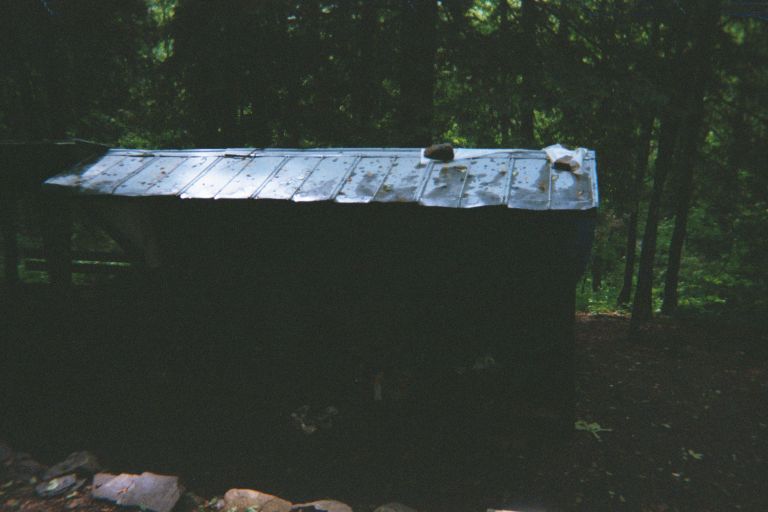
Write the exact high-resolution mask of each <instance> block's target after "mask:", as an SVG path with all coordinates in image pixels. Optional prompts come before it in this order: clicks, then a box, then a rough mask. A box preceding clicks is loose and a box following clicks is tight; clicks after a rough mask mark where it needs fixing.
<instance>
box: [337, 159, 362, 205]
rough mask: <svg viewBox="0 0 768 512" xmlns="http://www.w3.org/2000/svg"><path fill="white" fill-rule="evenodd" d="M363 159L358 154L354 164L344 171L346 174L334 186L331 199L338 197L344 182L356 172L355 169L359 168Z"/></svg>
mask: <svg viewBox="0 0 768 512" xmlns="http://www.w3.org/2000/svg"><path fill="white" fill-rule="evenodd" d="M362 161H363V157H362V156H359V155H358V156H356V157H355V160H354V161H353V162H352V165H350V166H349V170H348V171H346V172H345V173H344V176H343V177H342V178H341V181H340V182H339V184H338V185H336V186H335V187H334V188H333V192H331V197H329V199H331V200H335V199H336V197H337V196H338V195H339V192H341V189H342V188H344V184H345V183H346V182H347V180H348V179H349V177H350V176H351V175H352V173H353V172H355V169H357V166H358V165H360V162H362Z"/></svg>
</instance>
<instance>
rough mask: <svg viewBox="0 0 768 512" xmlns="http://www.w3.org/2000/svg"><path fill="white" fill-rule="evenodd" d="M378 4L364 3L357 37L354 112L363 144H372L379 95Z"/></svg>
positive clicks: (366, 1) (368, 1)
mask: <svg viewBox="0 0 768 512" xmlns="http://www.w3.org/2000/svg"><path fill="white" fill-rule="evenodd" d="M376 5H377V4H376V3H375V2H373V1H372V0H365V1H364V2H362V4H360V22H359V25H358V28H357V33H356V36H355V39H354V41H355V45H356V47H357V48H356V49H354V50H353V51H355V52H356V53H357V56H356V60H357V62H356V66H355V69H356V71H355V73H354V80H355V87H354V89H353V90H352V109H353V111H352V112H353V116H354V119H355V123H354V124H355V126H356V133H354V134H353V137H356V138H357V139H358V140H359V141H360V142H362V143H363V144H368V143H369V142H368V141H369V140H370V137H371V134H372V131H373V116H374V114H373V113H374V105H375V100H376V95H377V94H378V91H377V86H376V78H375V68H374V66H375V63H376V61H377V59H376V38H375V35H376V32H377V26H376V25H377V20H376Z"/></svg>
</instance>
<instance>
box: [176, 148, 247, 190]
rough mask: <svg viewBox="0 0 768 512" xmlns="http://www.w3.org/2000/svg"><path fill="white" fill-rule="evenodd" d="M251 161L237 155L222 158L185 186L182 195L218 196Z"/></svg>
mask: <svg viewBox="0 0 768 512" xmlns="http://www.w3.org/2000/svg"><path fill="white" fill-rule="evenodd" d="M249 162H250V160H248V159H246V158H242V157H237V156H227V157H224V158H221V159H220V160H219V161H218V162H216V163H215V164H213V165H212V166H210V167H209V168H208V169H207V170H206V171H205V172H204V173H203V174H201V175H200V176H199V177H198V178H197V179H196V180H195V181H194V182H192V184H190V185H189V186H188V187H187V188H185V189H184V190H183V191H182V192H181V197H182V198H183V199H186V198H196V199H210V198H212V197H214V196H216V194H217V193H218V192H219V191H221V190H222V189H223V188H224V187H225V186H227V184H228V183H229V182H230V181H232V179H233V178H234V177H235V176H237V175H238V173H239V172H240V171H241V170H242V169H243V168H244V167H245V166H246V164H248V163H249Z"/></svg>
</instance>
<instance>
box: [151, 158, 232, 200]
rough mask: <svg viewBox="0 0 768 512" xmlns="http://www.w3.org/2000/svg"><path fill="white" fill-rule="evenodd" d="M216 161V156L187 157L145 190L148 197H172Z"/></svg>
mask: <svg viewBox="0 0 768 512" xmlns="http://www.w3.org/2000/svg"><path fill="white" fill-rule="evenodd" d="M217 160H218V157H217V156H189V157H187V159H186V162H184V163H183V164H181V165H179V166H178V167H176V168H175V169H173V170H172V171H171V172H169V173H168V174H166V175H164V176H163V177H162V178H160V179H158V180H157V182H156V183H155V185H153V186H152V188H150V189H149V190H147V195H149V196H174V195H176V194H178V193H179V192H181V191H182V190H183V189H184V188H186V187H187V186H188V185H189V184H190V183H191V182H192V180H194V179H195V178H197V177H198V176H200V175H201V174H202V173H203V172H205V170H206V169H208V167H210V166H211V165H212V164H213V163H214V162H216V161H217Z"/></svg>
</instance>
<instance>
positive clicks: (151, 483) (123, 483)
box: [91, 472, 181, 512]
mask: <svg viewBox="0 0 768 512" xmlns="http://www.w3.org/2000/svg"><path fill="white" fill-rule="evenodd" d="M110 477H112V478H110ZM91 492H92V494H93V497H94V498H96V499H100V500H108V501H111V502H114V503H116V504H117V505H122V506H126V507H141V508H143V509H145V510H151V511H153V512H170V510H171V509H172V508H173V507H174V506H175V505H176V502H177V501H179V498H180V497H181V486H180V485H179V479H178V477H175V476H167V475H156V474H154V473H146V472H145V473H142V474H141V475H130V474H127V473H122V474H120V475H117V476H114V475H109V474H108V473H99V474H97V475H96V476H94V478H93V490H92V491H91Z"/></svg>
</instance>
